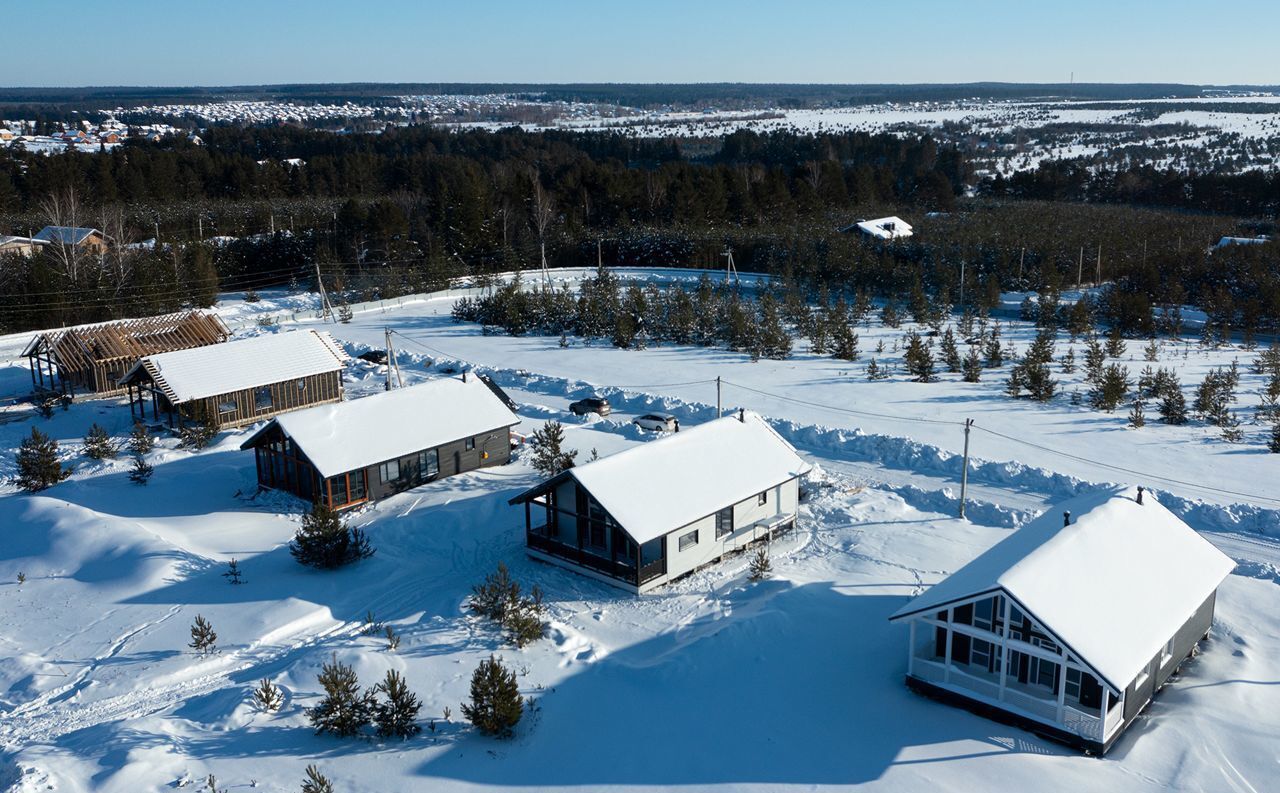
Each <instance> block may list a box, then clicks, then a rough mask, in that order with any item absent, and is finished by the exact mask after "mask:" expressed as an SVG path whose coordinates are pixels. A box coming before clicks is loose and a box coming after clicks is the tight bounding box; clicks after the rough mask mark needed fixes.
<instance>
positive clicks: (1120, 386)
mask: <svg viewBox="0 0 1280 793" xmlns="http://www.w3.org/2000/svg"><path fill="white" fill-rule="evenodd" d="M1128 393H1129V372H1128V370H1127V369H1125V368H1124V367H1123V366H1121V365H1119V364H1114V363H1113V364H1111V365H1110V366H1108V367H1107V368H1106V369H1104V370H1103V372H1102V378H1101V379H1100V380H1099V382H1097V383H1096V384H1095V385H1094V387H1093V391H1092V392H1090V395H1089V400H1090V403H1091V404H1092V405H1093V407H1094V409H1095V410H1105V411H1106V412H1108V413H1110V412H1112V411H1113V410H1115V409H1116V407H1117V406H1119V404H1120V402H1121V401H1122V400H1124V398H1125V396H1126V395H1127V394H1128Z"/></svg>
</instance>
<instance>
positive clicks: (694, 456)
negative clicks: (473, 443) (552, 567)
mask: <svg viewBox="0 0 1280 793" xmlns="http://www.w3.org/2000/svg"><path fill="white" fill-rule="evenodd" d="M808 470H809V465H808V464H807V463H805V462H804V460H802V459H800V456H799V455H798V454H796V451H795V449H793V448H792V447H791V445H790V444H789V443H787V442H786V441H785V440H783V439H782V437H781V436H780V435H778V434H777V433H776V432H775V431H774V430H773V428H772V427H770V426H769V425H768V423H766V422H765V420H764V419H762V418H760V417H759V416H757V415H755V414H753V413H745V412H743V413H739V414H738V415H737V416H730V417H726V418H721V419H716V420H715V421H710V422H707V423H706V424H702V425H700V426H697V427H693V428H691V429H682V430H680V431H679V432H675V433H672V434H670V435H666V436H664V437H662V438H660V439H658V440H654V441H650V442H648V443H645V444H643V445H641V446H637V447H635V448H632V449H628V450H626V451H623V452H619V453H618V454H614V455H610V456H609V457H605V458H603V459H601V460H596V461H595V462H590V463H587V464H585V465H582V466H578V467H576V468H570V469H569V470H567V471H564V472H562V473H561V474H559V475H558V476H555V477H552V478H551V479H548V480H547V481H545V482H543V483H542V484H539V485H538V486H536V487H534V488H532V489H530V490H528V491H526V492H524V493H522V494H520V495H518V496H516V497H515V498H513V499H511V503H512V504H523V505H524V513H525V537H526V546H527V550H528V553H529V555H530V556H532V557H533V558H535V559H539V560H541V561H545V562H550V563H551V564H556V565H560V566H562V567H567V568H569V569H572V570H575V571H577V572H580V573H582V574H584V575H588V576H591V577H594V578H597V579H599V580H602V581H606V582H608V583H610V584H613V585H615V586H618V587H621V588H623V589H627V590H629V591H632V592H637V593H641V592H647V591H649V590H651V589H653V588H655V587H658V586H661V585H662V584H664V583H666V582H668V581H671V580H674V579H676V578H679V577H681V576H683V575H686V574H688V573H690V572H693V571H694V570H697V569H698V568H700V567H703V566H704V565H707V564H711V563H713V562H715V561H718V560H719V559H721V558H722V557H724V556H725V555H726V554H729V553H733V552H735V551H738V550H742V549H744V548H746V547H747V546H748V545H751V544H752V543H755V542H758V541H764V540H767V539H769V538H771V537H774V536H777V535H780V534H783V533H785V532H787V531H789V530H790V529H792V528H793V527H794V526H795V523H796V515H797V508H798V504H799V492H800V484H799V479H800V477H801V475H803V474H804V473H806V472H807V471H808Z"/></svg>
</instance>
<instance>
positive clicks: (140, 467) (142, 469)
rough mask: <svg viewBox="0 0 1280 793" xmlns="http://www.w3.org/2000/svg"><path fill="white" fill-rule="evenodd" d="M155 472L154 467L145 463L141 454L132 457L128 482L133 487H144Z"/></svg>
mask: <svg viewBox="0 0 1280 793" xmlns="http://www.w3.org/2000/svg"><path fill="white" fill-rule="evenodd" d="M155 470H156V469H155V466H153V465H151V463H149V462H147V458H145V457H143V456H142V455H141V454H137V455H134V457H133V470H131V471H129V481H130V482H133V483H134V484H135V485H145V484H146V483H147V482H148V481H149V480H150V479H151V475H152V474H153V473H155Z"/></svg>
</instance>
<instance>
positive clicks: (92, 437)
mask: <svg viewBox="0 0 1280 793" xmlns="http://www.w3.org/2000/svg"><path fill="white" fill-rule="evenodd" d="M118 451H119V450H118V449H117V448H116V445H115V443H113V442H112V441H111V436H110V435H108V434H107V431H106V430H105V429H103V427H102V426H101V425H99V424H98V422H96V421H95V422H94V423H93V425H92V426H90V427H89V432H88V433H86V434H85V436H84V453H85V456H86V457H89V458H91V459H94V460H105V459H114V458H115V456H116V454H117V452H118Z"/></svg>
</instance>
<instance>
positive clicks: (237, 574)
mask: <svg viewBox="0 0 1280 793" xmlns="http://www.w3.org/2000/svg"><path fill="white" fill-rule="evenodd" d="M242 575H243V573H242V572H241V570H240V562H239V560H237V559H232V560H231V561H230V562H227V572H225V573H223V574H222V577H223V578H225V579H227V580H228V581H230V582H231V583H232V584H243V583H244V579H243V578H242V577H241V576H242Z"/></svg>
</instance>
